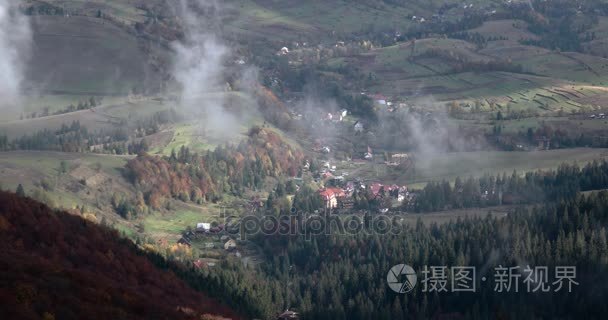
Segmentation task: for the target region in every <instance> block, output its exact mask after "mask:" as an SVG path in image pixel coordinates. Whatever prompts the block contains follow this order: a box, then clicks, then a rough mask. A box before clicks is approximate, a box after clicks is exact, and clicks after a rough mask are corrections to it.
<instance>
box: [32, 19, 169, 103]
mask: <svg viewBox="0 0 608 320" xmlns="http://www.w3.org/2000/svg"><path fill="white" fill-rule="evenodd" d="M32 29H33V30H32V31H33V39H34V41H35V43H36V46H34V47H33V48H32V52H31V59H32V60H31V61H35V63H32V64H30V65H28V70H27V74H28V76H27V78H28V87H30V88H31V90H32V91H33V92H34V93H35V92H37V91H44V92H50V93H55V94H76V95H95V96H104V95H126V94H128V93H129V92H130V91H131V90H133V89H139V90H142V89H144V88H148V87H156V88H158V86H159V84H160V78H159V74H158V73H157V71H156V70H155V69H154V68H153V67H152V61H151V60H150V57H152V56H164V55H165V54H166V52H165V50H164V49H162V48H160V47H159V48H155V49H151V50H152V51H151V52H147V51H144V49H143V48H142V47H140V45H139V42H138V39H137V38H136V37H135V36H133V35H131V34H129V33H127V32H126V31H125V30H123V29H121V28H119V27H117V26H116V25H114V24H111V23H109V22H108V21H106V20H103V19H98V18H93V17H81V16H69V17H68V16H36V17H35V19H33V23H32ZM57 70H61V72H57Z"/></svg>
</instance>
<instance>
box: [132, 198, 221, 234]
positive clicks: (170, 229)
mask: <svg viewBox="0 0 608 320" xmlns="http://www.w3.org/2000/svg"><path fill="white" fill-rule="evenodd" d="M178 206H179V208H178V209H176V210H172V211H171V212H169V213H159V212H155V213H153V214H151V215H149V216H146V217H145V218H144V219H143V223H144V228H145V231H146V233H148V234H151V235H153V236H166V235H179V234H180V233H181V232H182V231H184V230H185V229H186V228H187V227H191V228H193V229H194V228H195V227H196V224H197V223H199V222H212V221H216V222H220V221H219V219H220V218H219V214H220V210H221V207H220V206H218V205H213V204H210V205H203V206H200V207H197V206H194V205H191V206H186V205H184V204H180V205H178Z"/></svg>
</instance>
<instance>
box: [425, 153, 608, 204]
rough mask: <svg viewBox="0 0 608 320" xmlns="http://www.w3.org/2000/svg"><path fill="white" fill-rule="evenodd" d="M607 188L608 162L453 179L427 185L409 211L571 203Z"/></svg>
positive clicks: (565, 165)
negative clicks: (580, 195)
mask: <svg viewBox="0 0 608 320" xmlns="http://www.w3.org/2000/svg"><path fill="white" fill-rule="evenodd" d="M605 188H608V162H606V161H605V160H604V161H601V162H598V161H595V162H592V163H589V164H587V165H585V166H584V167H582V168H580V167H578V166H577V165H567V164H563V165H561V166H560V167H559V168H558V169H557V170H556V171H537V172H528V173H526V174H525V175H523V176H522V175H518V174H517V173H516V172H513V174H511V175H510V176H507V175H506V174H503V175H499V176H490V175H485V176H483V177H481V178H473V177H470V178H468V179H466V180H462V179H461V178H457V179H456V182H455V183H454V185H453V186H452V185H451V184H450V183H449V182H447V181H443V182H430V183H428V184H427V185H426V187H425V188H424V189H423V190H422V191H420V192H419V193H417V195H416V199H415V204H414V205H413V207H414V208H415V210H416V211H418V212H428V211H440V210H445V209H459V208H477V207H486V206H495V205H501V204H530V203H539V202H543V201H556V200H558V199H571V198H573V197H575V196H576V194H577V193H578V192H579V191H589V190H599V189H605Z"/></svg>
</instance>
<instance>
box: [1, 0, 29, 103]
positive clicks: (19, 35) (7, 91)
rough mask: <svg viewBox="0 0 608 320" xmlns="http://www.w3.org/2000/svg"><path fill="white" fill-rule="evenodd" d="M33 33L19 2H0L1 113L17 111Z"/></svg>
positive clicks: (2, 0)
mask: <svg viewBox="0 0 608 320" xmlns="http://www.w3.org/2000/svg"><path fill="white" fill-rule="evenodd" d="M31 41H32V32H31V28H30V23H29V19H28V17H27V16H25V15H23V14H22V13H21V12H20V11H19V8H18V7H17V5H16V1H12V0H0V97H2V99H0V109H2V110H5V109H8V108H11V109H13V108H16V107H17V106H18V104H19V101H20V96H21V89H22V84H23V81H24V67H25V64H26V62H27V60H26V59H27V57H28V54H29V48H30V45H31Z"/></svg>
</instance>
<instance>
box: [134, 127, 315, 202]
mask: <svg viewBox="0 0 608 320" xmlns="http://www.w3.org/2000/svg"><path fill="white" fill-rule="evenodd" d="M303 160H304V154H303V153H302V151H301V150H299V149H297V148H296V147H294V146H292V145H290V144H289V143H288V142H286V141H285V140H283V138H282V137H281V136H280V135H279V134H278V133H276V132H274V131H272V130H269V129H264V128H259V127H255V128H253V129H252V130H250V132H249V138H248V139H247V141H244V142H242V143H240V144H239V145H238V146H223V147H222V146H220V147H218V148H216V149H215V150H213V151H209V152H207V153H204V154H197V153H192V152H190V150H189V149H188V148H186V147H182V148H181V149H180V150H179V151H178V152H172V154H171V155H170V156H167V157H155V156H151V155H147V154H143V155H140V156H138V157H137V158H135V159H133V160H131V161H129V162H128V164H127V166H126V175H127V176H128V177H129V179H130V180H131V181H132V182H133V183H134V184H135V185H136V187H137V188H138V189H139V191H141V192H142V193H143V195H144V197H145V200H146V203H147V204H148V205H150V206H152V207H153V208H158V207H160V205H161V204H162V200H163V198H166V197H173V198H179V199H181V200H183V201H194V202H202V201H217V200H219V199H221V197H222V195H223V194H225V193H230V194H234V195H240V194H242V192H243V191H244V190H245V189H247V188H251V189H254V188H260V187H261V186H262V183H263V182H264V179H265V178H266V177H280V176H292V177H293V176H296V175H297V174H298V173H299V170H300V167H301V165H302V162H303Z"/></svg>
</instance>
